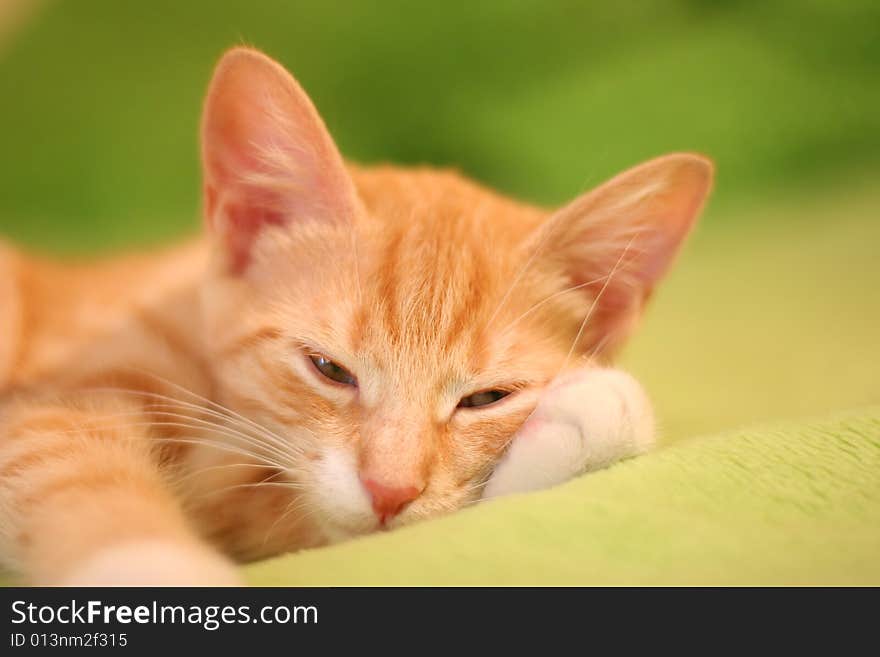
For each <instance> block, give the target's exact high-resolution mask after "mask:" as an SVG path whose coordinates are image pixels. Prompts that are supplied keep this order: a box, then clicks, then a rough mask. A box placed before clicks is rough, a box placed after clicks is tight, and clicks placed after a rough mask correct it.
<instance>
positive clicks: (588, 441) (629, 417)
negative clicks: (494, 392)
mask: <svg viewBox="0 0 880 657" xmlns="http://www.w3.org/2000/svg"><path fill="white" fill-rule="evenodd" d="M653 442H654V415H653V411H652V408H651V403H650V401H649V400H648V397H647V395H646V394H645V391H644V390H643V389H642V387H641V386H640V385H639V383H638V382H637V381H636V380H635V379H634V378H633V377H631V376H630V375H629V374H627V373H625V372H622V371H620V370H616V369H611V368H601V367H584V368H580V369H577V370H573V371H571V372H568V373H566V374H564V375H562V376H560V377H559V378H558V379H556V380H555V381H554V382H553V383H552V384H551V385H550V386H548V388H547V389H546V390H545V391H544V392H543V394H542V395H541V400H540V401H539V403H538V406H537V407H536V408H535V411H534V413H532V415H531V416H530V417H529V419H528V420H526V422H525V423H524V424H523V426H522V427H521V428H520V430H519V431H518V432H517V434H516V436H515V437H514V439H513V442H512V443H511V445H510V447H509V449H508V450H507V452H506V454H505V455H504V457H503V458H502V459H501V461H500V462H499V463H498V465H497V466H496V468H495V472H494V473H493V474H492V477H491V478H490V479H489V483H488V484H487V486H486V489H485V491H484V493H483V497H487V498H488V497H498V496H499V495H507V494H509V493H520V492H526V491H530V490H537V489H541V488H548V487H550V486H554V485H556V484H559V483H562V482H563V481H566V480H568V479H571V478H572V477H575V476H577V475H580V474H583V473H585V472H589V471H591V470H598V469H600V468H604V467H607V466H609V465H611V464H612V463H614V462H615V461H619V460H620V459H624V458H627V457H630V456H635V455H637V454H641V453H643V452H645V451H647V450H648V449H649V448H650V447H651V445H652V444H653Z"/></svg>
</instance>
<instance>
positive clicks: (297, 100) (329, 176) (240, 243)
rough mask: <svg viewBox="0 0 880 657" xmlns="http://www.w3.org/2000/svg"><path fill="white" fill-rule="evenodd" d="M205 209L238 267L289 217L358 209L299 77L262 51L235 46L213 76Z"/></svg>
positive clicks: (341, 214)
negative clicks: (261, 236) (268, 229)
mask: <svg viewBox="0 0 880 657" xmlns="http://www.w3.org/2000/svg"><path fill="white" fill-rule="evenodd" d="M202 161H203V167H204V177H205V185H204V195H205V196H204V198H205V215H206V218H207V220H208V225H209V227H210V228H211V229H212V230H214V231H215V233H216V234H218V237H219V238H220V243H221V244H222V245H223V247H224V249H225V251H226V259H227V262H228V265H229V268H230V269H231V271H233V272H237V273H240V272H242V271H243V270H244V269H246V268H247V266H248V264H249V262H250V260H251V250H252V247H253V244H254V241H255V239H256V237H257V236H258V235H259V234H260V231H261V230H262V229H264V228H266V227H267V226H272V225H279V224H282V223H285V222H287V221H298V220H313V221H345V220H350V219H351V218H352V216H353V215H354V213H355V212H356V209H357V207H358V201H357V196H356V193H355V191H354V185H353V183H352V182H351V179H350V177H349V175H348V173H347V171H346V170H345V165H344V163H343V161H342V158H341V156H340V155H339V152H338V151H337V150H336V146H335V145H334V144H333V140H332V139H331V137H330V135H329V134H328V133H327V130H326V128H325V127H324V124H323V122H322V121H321V119H320V117H319V116H318V114H317V112H316V111H315V108H314V106H313V105H312V103H311V101H310V100H309V98H308V96H306V94H305V92H304V91H303V90H302V89H301V88H300V86H299V85H298V84H297V82H296V81H295V80H294V79H293V78H292V77H291V76H290V74H289V73H287V71H285V70H284V69H283V68H282V67H281V66H280V65H279V64H277V63H276V62H274V61H272V60H271V59H270V58H268V57H267V56H265V55H263V54H262V53H259V52H256V51H254V50H250V49H246V48H236V49H233V50H232V51H230V52H229V53H227V54H226V55H225V56H224V57H223V59H222V60H221V62H220V64H218V66H217V70H216V72H215V74H214V79H213V81H212V83H211V88H210V90H209V92H208V97H207V101H206V104H205V112H204V117H203V123H202Z"/></svg>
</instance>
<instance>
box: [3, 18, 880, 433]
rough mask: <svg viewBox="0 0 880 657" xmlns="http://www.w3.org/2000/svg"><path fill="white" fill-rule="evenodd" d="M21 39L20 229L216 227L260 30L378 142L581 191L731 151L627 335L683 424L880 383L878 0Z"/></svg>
mask: <svg viewBox="0 0 880 657" xmlns="http://www.w3.org/2000/svg"><path fill="white" fill-rule="evenodd" d="M2 1H3V0H0V2H2ZM5 1H6V2H9V3H12V2H17V1H18V0H5ZM0 18H2V12H0ZM0 34H2V31H0ZM4 39H5V41H4V42H0V234H2V235H4V236H6V237H9V238H12V239H14V240H17V241H20V242H23V243H25V244H28V245H30V246H32V247H35V248H39V249H42V250H50V251H60V252H67V253H72V252H76V253H81V252H96V251H108V250H112V249H117V248H120V247H123V246H134V245H146V244H153V243H157V242H162V241H165V240H169V239H172V238H173V237H175V236H177V235H179V234H181V233H184V232H188V231H193V230H197V228H198V225H199V219H198V204H199V195H198V190H199V172H198V159H197V152H198V151H197V142H196V136H197V125H198V119H199V111H200V105H201V98H202V94H203V93H204V90H205V87H206V85H207V82H208V79H209V76H210V73H211V69H212V66H213V64H214V62H215V61H216V59H217V58H218V56H219V55H220V53H221V52H222V51H223V49H224V48H226V47H228V46H230V45H232V44H236V43H248V44H252V45H255V46H257V47H259V48H261V49H263V50H265V51H267V52H268V53H269V54H271V55H273V56H275V57H276V58H278V59H279V60H280V61H282V62H283V63H284V64H285V65H287V67H288V68H290V69H291V70H292V71H293V72H294V74H295V75H296V76H297V77H298V78H299V80H300V81H301V82H302V83H303V85H304V86H305V88H306V89H307V90H308V91H309V93H310V94H311V95H312V97H313V99H314V101H315V103H316V104H317V106H318V108H319V110H320V111H321V113H322V114H323V116H324V117H325V119H326V121H327V123H328V125H329V126H330V129H331V131H332V132H333V134H334V135H335V137H336V139H337V141H338V143H339V145H340V148H341V150H342V151H343V153H345V154H346V155H347V156H348V157H350V158H352V159H355V160H360V161H363V162H373V161H393V162H398V163H409V162H430V163H435V164H443V165H454V166H457V167H459V168H461V169H463V170H464V171H466V172H467V173H468V174H470V175H472V176H474V177H476V178H478V179H480V180H483V181H485V182H486V183H488V184H490V185H493V186H495V187H497V188H499V189H501V190H503V191H505V192H508V193H510V194H513V195H516V196H518V197H520V198H524V199H527V200H531V201H536V202H540V203H545V204H557V203H561V202H563V201H565V200H566V199H569V198H571V197H573V196H575V195H576V194H578V193H579V192H581V191H583V190H584V189H586V188H588V187H590V186H592V185H594V184H597V183H598V182H600V181H602V180H603V179H605V178H606V177H608V176H610V175H612V174H614V173H615V172H617V171H619V170H621V169H623V168H626V167H628V166H630V165H633V164H635V163H637V162H639V161H640V160H643V159H645V158H648V157H652V156H655V155H659V154H661V153H663V152H666V151H671V150H699V151H703V152H705V153H707V154H709V155H711V156H712V157H713V158H715V160H716V162H717V165H718V181H717V187H716V192H715V195H714V197H713V200H712V202H711V204H710V206H709V209H708V211H707V212H706V214H705V216H704V220H703V221H702V224H701V226H700V228H699V230H698V232H697V234H696V236H695V237H694V239H693V240H692V241H691V243H690V244H689V246H688V248H687V250H686V252H685V255H684V257H683V258H682V259H681V261H680V263H679V265H678V267H677V268H676V270H675V271H674V273H673V275H672V276H671V277H670V279H669V280H668V281H667V283H666V284H665V285H664V287H663V289H662V290H661V291H660V294H658V295H657V297H656V299H655V301H654V303H653V306H652V308H651V311H650V312H649V314H648V317H647V321H646V323H645V325H644V327H643V330H642V331H641V333H640V334H639V336H638V337H637V338H636V340H635V341H634V342H633V344H632V345H631V347H630V348H629V349H628V351H627V353H626V355H625V364H626V365H628V366H629V367H630V368H631V369H632V370H634V371H635V372H636V373H637V374H638V375H639V376H641V378H642V379H643V380H644V381H645V382H646V385H647V386H648V387H649V389H650V391H651V393H652V395H653V396H654V398H655V399H656V401H657V404H658V408H659V413H660V416H661V420H662V422H663V425H664V427H665V431H666V435H667V437H668V438H670V439H672V438H678V437H683V436H688V435H693V434H695V433H698V432H701V431H707V430H715V429H720V428H724V427H729V426H733V425H737V424H742V423H748V422H753V421H757V420H763V419H769V418H776V417H785V416H797V415H804V414H813V413H821V412H824V411H827V410H833V409H838V408H843V407H849V406H858V405H861V404H866V403H869V402H880V377H878V374H877V368H878V366H880V348H878V340H877V334H878V332H880V301H878V298H880V293H878V290H877V286H878V283H880V248H878V243H880V225H878V224H880V211H878V210H880V185H878V181H880V177H878V173H880V3H878V2H877V1H876V0H860V1H848V2H837V1H833V0H799V1H794V0H792V1H775V2H773V1H771V2H747V1H745V0H741V1H730V2H711V1H709V0H699V1H697V0H690V1H678V2H670V1H665V2H659V1H650V0H648V1H639V2H628V1H622V2H610V1H605V2H601V3H600V2H566V1H558V2H550V1H547V0H541V1H539V0H496V1H493V2H470V3H460V4H459V3H449V2H447V3H428V2H403V1H399V0H394V1H388V2H365V1H358V2H351V1H349V2H326V1H325V2H317V1H313V2H282V1H280V0H276V1H271V0H264V1H252V2H231V1H228V0H212V1H207V0H195V1H187V2H180V1H175V2H172V1H170V0H150V2H125V3H123V2H118V1H114V0H47V1H46V2H44V3H42V6H41V7H39V8H38V9H37V10H36V11H34V13H33V15H32V16H30V18H29V20H27V21H22V23H21V25H20V26H19V29H17V30H14V31H12V30H7V34H6V36H5V37H4Z"/></svg>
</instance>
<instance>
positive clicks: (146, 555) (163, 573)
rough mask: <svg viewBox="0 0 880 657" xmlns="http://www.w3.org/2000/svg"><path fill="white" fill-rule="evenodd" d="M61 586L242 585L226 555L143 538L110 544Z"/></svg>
mask: <svg viewBox="0 0 880 657" xmlns="http://www.w3.org/2000/svg"><path fill="white" fill-rule="evenodd" d="M52 584H57V585H61V586H242V585H243V581H242V580H241V578H240V576H239V574H238V570H237V569H236V568H235V566H234V565H233V564H232V563H231V562H230V561H228V560H227V559H226V558H225V557H223V556H221V555H219V554H217V553H215V552H213V551H212V550H209V549H208V548H207V547H204V546H202V545H199V544H195V543H175V542H171V541H167V540H143V541H133V542H130V543H121V544H119V545H115V546H112V547H108V548H106V549H104V550H101V551H100V552H98V553H96V554H95V555H93V556H91V557H89V558H88V559H86V560H85V561H84V562H83V563H81V564H80V565H79V566H78V567H76V568H74V570H73V571H72V572H71V573H70V574H69V575H67V576H66V577H64V578H63V580H62V581H61V582H52Z"/></svg>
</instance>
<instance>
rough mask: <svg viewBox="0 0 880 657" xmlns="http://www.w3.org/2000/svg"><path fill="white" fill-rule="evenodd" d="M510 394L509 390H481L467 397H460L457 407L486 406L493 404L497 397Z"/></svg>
mask: <svg viewBox="0 0 880 657" xmlns="http://www.w3.org/2000/svg"><path fill="white" fill-rule="evenodd" d="M509 394H510V390H481V391H480V392H475V393H474V394H472V395H468V396H467V397H462V398H461V401H460V402H458V407H459V408H476V407H478V406H488V405H489V404H494V403H495V402H497V401H498V400H499V399H503V398H504V397H507V395H509Z"/></svg>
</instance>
